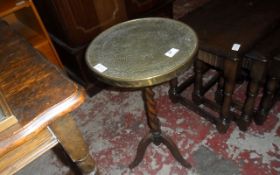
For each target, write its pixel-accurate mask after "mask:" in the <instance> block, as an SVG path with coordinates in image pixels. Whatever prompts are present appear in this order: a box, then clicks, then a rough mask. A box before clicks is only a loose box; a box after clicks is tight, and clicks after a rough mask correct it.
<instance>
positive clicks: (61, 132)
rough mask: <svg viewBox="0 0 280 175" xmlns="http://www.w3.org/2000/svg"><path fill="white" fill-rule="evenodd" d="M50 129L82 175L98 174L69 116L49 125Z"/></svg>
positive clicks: (74, 123) (79, 133) (81, 137)
mask: <svg viewBox="0 0 280 175" xmlns="http://www.w3.org/2000/svg"><path fill="white" fill-rule="evenodd" d="M51 129H52V131H53V132H54V134H55V136H56V137H57V138H58V140H59V142H60V144H61V145H62V147H63V148H64V150H65V151H66V152H67V153H68V155H69V157H70V158H71V159H72V161H73V162H74V163H76V164H77V166H78V167H79V168H80V169H81V170H82V172H83V173H90V172H92V173H93V174H98V170H97V167H96V164H95V161H94V159H93V158H92V157H91V155H90V153H89V149H88V146H87V144H86V143H85V141H84V139H83V136H82V134H81V132H80V130H79V128H78V127H77V125H76V122H75V121H74V119H73V118H72V117H71V116H70V115H67V116H64V117H62V118H61V119H60V120H58V121H56V122H54V123H53V124H51Z"/></svg>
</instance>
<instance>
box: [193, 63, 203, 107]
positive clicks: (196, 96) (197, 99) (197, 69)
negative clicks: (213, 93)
mask: <svg viewBox="0 0 280 175" xmlns="http://www.w3.org/2000/svg"><path fill="white" fill-rule="evenodd" d="M204 64H205V63H203V62H202V61H201V60H199V59H195V62H194V76H195V79H194V88H193V93H192V100H193V102H194V103H196V104H197V105H199V104H201V103H202V79H203V72H202V71H203V65H204Z"/></svg>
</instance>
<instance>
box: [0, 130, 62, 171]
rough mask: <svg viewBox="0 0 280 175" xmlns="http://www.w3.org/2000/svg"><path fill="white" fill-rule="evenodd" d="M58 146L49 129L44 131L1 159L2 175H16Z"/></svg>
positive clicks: (0, 168) (0, 169)
mask: <svg viewBox="0 0 280 175" xmlns="http://www.w3.org/2000/svg"><path fill="white" fill-rule="evenodd" d="M56 144H58V141H57V139H56V138H55V137H54V136H53V135H52V133H50V131H49V130H48V129H44V130H43V131H41V132H40V133H39V134H38V135H37V136H36V137H34V138H33V139H31V140H29V141H28V142H26V143H25V144H23V145H21V146H19V147H17V148H15V149H13V150H11V151H9V152H8V153H6V154H5V155H3V156H1V157H0V174H1V175H2V174H3V175H6V174H14V173H15V172H17V171H18V170H19V169H21V168H23V167H24V166H25V165H27V164H28V163H30V162H32V161H33V160H34V159H36V158H38V157H39V156H41V155H42V154H44V153H45V152H46V151H48V150H50V149H51V148H53V147H54V146H55V145H56ZM11 165H12V166H11ZM34 173H35V172H34ZM35 174H36V173H35Z"/></svg>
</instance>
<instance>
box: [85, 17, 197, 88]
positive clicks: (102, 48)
mask: <svg viewBox="0 0 280 175" xmlns="http://www.w3.org/2000/svg"><path fill="white" fill-rule="evenodd" d="M172 48H174V49H179V51H178V52H177V53H176V54H174V53H173V54H174V56H172V54H171V56H170V57H168V56H166V55H165V53H167V52H168V51H170V50H171V49H172ZM197 49H198V39H197V36H196V34H195V32H194V31H193V30H192V29H191V28H190V27H189V26H187V25H186V24H184V23H181V22H178V21H176V20H172V19H167V18H142V19H136V20H131V21H127V22H123V23H120V24H117V25H115V26H113V27H111V28H109V29H107V30H106V31H104V32H102V33H101V34H100V35H99V36H97V37H96V38H95V39H94V40H93V41H92V42H91V44H90V45H89V47H88V49H87V51H86V62H87V65H88V66H89V68H90V69H91V70H92V71H93V72H94V73H95V74H96V75H97V78H99V79H100V80H101V81H103V82H105V83H108V84H111V85H113V86H119V87H127V88H137V87H146V86H153V85H156V84H159V83H162V82H165V81H169V80H170V79H172V78H175V77H176V76H178V75H179V74H180V73H181V72H182V71H184V70H186V69H188V68H189V67H190V66H191V64H192V59H193V57H194V55H195V54H196V52H197ZM96 65H99V67H98V66H97V67H96Z"/></svg>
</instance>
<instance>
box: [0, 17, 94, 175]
mask: <svg viewBox="0 0 280 175" xmlns="http://www.w3.org/2000/svg"><path fill="white" fill-rule="evenodd" d="M0 33H1V36H0V58H1V59H0V89H1V90H2V92H3V94H4V96H5V98H6V101H7V103H8V105H9V107H10V108H11V110H12V112H13V114H14V115H15V116H16V117H17V119H18V123H16V124H15V125H13V126H11V127H9V128H8V129H6V130H4V131H2V132H1V133H0V174H13V173H15V172H16V171H18V170H19V169H21V168H22V167H24V166H25V165H27V164H28V163H30V162H31V161H33V160H34V159H36V158H37V157H39V156H40V155H42V154H43V153H45V152H46V151H48V150H49V149H51V148H52V147H54V146H55V145H57V144H58V143H60V144H61V145H62V147H63V148H64V150H65V151H66V152H67V153H68V155H69V157H70V158H71V159H72V160H73V162H75V163H76V164H77V165H78V166H79V167H80V168H81V170H82V171H83V172H91V171H94V170H96V167H95V162H94V160H93V159H92V157H91V156H90V154H89V150H88V147H87V145H86V143H85V142H84V140H83V138H82V135H81V132H80V131H79V129H78V127H77V126H76V124H75V121H74V120H73V119H72V117H71V116H69V115H68V113H69V112H71V111H73V110H74V109H75V108H77V107H78V106H79V105H80V104H81V103H82V102H83V101H84V97H85V96H84V91H83V90H82V89H81V88H80V87H79V86H78V85H77V84H75V83H73V82H72V81H70V80H69V79H68V78H67V77H66V76H65V75H64V73H63V72H61V70H60V69H58V68H57V67H56V66H54V65H52V64H50V63H49V62H48V61H47V60H46V59H45V58H44V57H42V56H41V55H40V54H39V53H38V52H37V51H36V50H35V49H34V48H32V47H31V45H30V44H29V43H28V42H27V41H26V40H25V39H24V38H23V37H21V36H19V35H18V34H16V33H15V32H14V31H12V30H11V29H10V28H9V27H8V25H7V24H5V23H4V22H3V21H0ZM34 173H35V172H34Z"/></svg>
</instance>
